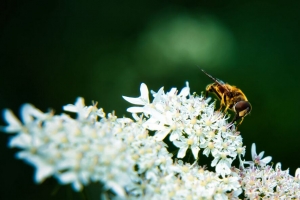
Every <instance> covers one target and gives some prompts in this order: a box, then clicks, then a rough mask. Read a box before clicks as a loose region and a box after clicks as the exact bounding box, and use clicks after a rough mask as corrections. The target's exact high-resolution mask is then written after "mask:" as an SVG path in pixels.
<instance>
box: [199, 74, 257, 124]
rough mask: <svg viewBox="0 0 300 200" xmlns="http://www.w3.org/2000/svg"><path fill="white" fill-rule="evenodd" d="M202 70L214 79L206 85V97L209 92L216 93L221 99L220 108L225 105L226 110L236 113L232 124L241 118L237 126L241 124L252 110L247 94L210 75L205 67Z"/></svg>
mask: <svg viewBox="0 0 300 200" xmlns="http://www.w3.org/2000/svg"><path fill="white" fill-rule="evenodd" d="M201 70H202V72H203V73H204V74H206V75H207V76H208V77H209V78H211V79H212V80H213V81H214V83H211V84H209V85H207V86H206V93H205V97H207V95H208V93H209V92H212V93H214V94H215V95H216V96H217V97H218V98H219V99H220V101H221V103H220V109H219V110H221V109H222V107H223V106H225V110H224V112H226V111H227V109H230V110H232V111H233V112H234V113H235V116H234V118H233V120H232V122H231V124H233V123H235V122H236V121H237V120H239V119H241V121H240V122H239V123H238V124H237V125H236V127H238V126H239V125H241V123H242V122H243V120H244V117H246V116H247V115H248V114H249V113H250V112H251V110H252V106H251V104H250V102H249V101H248V99H247V97H246V95H245V94H244V93H243V92H242V90H241V89H239V88H237V87H235V86H233V85H229V84H228V83H224V82H223V81H221V80H219V79H217V78H214V77H213V76H211V75H209V74H208V73H206V72H205V71H204V70H203V69H201Z"/></svg>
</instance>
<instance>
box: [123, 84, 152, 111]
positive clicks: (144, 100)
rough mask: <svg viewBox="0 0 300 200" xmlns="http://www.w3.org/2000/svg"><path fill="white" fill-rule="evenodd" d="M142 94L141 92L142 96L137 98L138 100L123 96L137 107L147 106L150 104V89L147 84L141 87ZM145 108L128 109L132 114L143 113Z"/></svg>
mask: <svg viewBox="0 0 300 200" xmlns="http://www.w3.org/2000/svg"><path fill="white" fill-rule="evenodd" d="M140 92H141V96H139V97H137V98H132V97H126V96H123V98H124V99H125V100H126V101H128V102H130V103H132V104H135V105H141V106H145V105H147V104H149V90H148V87H147V85H146V84H145V83H142V84H141V87H140ZM143 110H144V109H143V107H130V108H128V109H127V111H128V112H131V113H140V112H143Z"/></svg>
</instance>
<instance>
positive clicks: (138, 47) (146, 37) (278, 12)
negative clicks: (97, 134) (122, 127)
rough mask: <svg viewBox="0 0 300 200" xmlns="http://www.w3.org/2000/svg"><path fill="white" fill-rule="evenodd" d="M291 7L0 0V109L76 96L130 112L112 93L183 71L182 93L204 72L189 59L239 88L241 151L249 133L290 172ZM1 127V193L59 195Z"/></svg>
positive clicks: (239, 2)
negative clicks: (19, 155)
mask: <svg viewBox="0 0 300 200" xmlns="http://www.w3.org/2000/svg"><path fill="white" fill-rule="evenodd" d="M299 8H300V2H296V1H295V2H293V1H279V0H272V1H271V0H268V1H265V0H262V1H244V0H231V1H230V0H199V1H189V2H188V1H179V0H177V1H159V0H151V1H150V0H144V1H138V0H127V1H101V0H98V1H95V0H94V1H78V0H73V1H70V0H69V1H64V0H51V1H38V0H31V1H15V0H10V1H8V0H5V1H1V3H0V9H1V10H0V17H1V18H0V66H1V71H0V109H1V110H3V109H4V108H11V109H12V110H13V111H14V112H16V113H18V111H19V108H20V105H21V104H23V103H25V102H30V103H32V104H34V105H35V106H36V107H38V108H40V109H41V110H42V111H47V110H48V109H49V108H53V109H55V111H56V113H60V112H61V111H62V109H61V108H62V106H63V105H65V104H68V103H73V102H74V101H75V99H76V97H78V96H82V97H84V98H85V99H86V104H91V101H92V100H95V101H98V102H99V106H100V107H103V108H104V110H105V111H106V112H111V111H112V110H115V111H116V114H117V116H120V117H121V116H123V115H126V116H128V117H129V116H130V114H128V113H126V108H127V107H129V103H126V102H125V101H124V100H123V99H122V97H121V96H122V95H126V96H132V97H134V96H139V86H140V83H142V82H144V83H146V84H147V85H148V87H149V89H152V90H155V91H157V90H158V89H159V88H160V87H161V86H164V87H165V91H168V90H169V89H170V88H171V87H177V88H179V89H181V88H182V87H183V86H184V85H185V82H186V81H189V83H190V86H191V90H192V92H194V91H195V92H197V93H200V92H201V91H203V90H204V89H205V87H206V85H207V84H209V83H211V82H212V81H211V80H210V79H209V78H208V77H206V76H205V75H204V74H203V73H202V72H201V71H200V70H199V68H198V67H197V66H199V67H201V68H203V69H205V70H206V71H207V72H208V73H210V74H212V75H213V76H215V77H217V78H219V79H221V80H223V81H225V82H228V83H230V84H232V85H236V86H238V87H239V88H241V89H242V90H243V92H244V93H245V94H246V95H247V97H248V99H249V101H250V102H251V104H252V106H253V110H252V113H251V115H250V116H248V117H246V118H245V120H244V122H243V124H242V126H241V127H240V128H239V130H240V131H241V134H242V136H243V139H244V143H245V145H247V159H248V160H249V159H250V147H251V144H252V143H253V142H255V143H256V144H257V148H258V151H259V152H260V151H262V150H264V151H266V155H271V156H272V157H273V160H272V161H273V162H274V163H277V162H281V163H282V166H283V169H286V168H290V172H291V174H292V175H294V172H295V170H296V168H297V167H300V161H299V154H298V153H299V150H300V147H299V138H300V130H299V129H300V123H299V122H300V121H299V116H298V113H299V112H300V104H299V99H300V91H299V86H300V78H299V72H300V69H299V66H300V57H299V52H300V49H299V46H300V12H299ZM1 120H2V119H1ZM1 124H2V125H3V124H4V122H3V120H2V121H1ZM298 126H299V127H298ZM8 138H9V137H8V136H7V135H5V134H1V135H0V139H1V143H0V146H1V147H0V148H1V149H0V154H1V158H2V161H1V163H2V164H1V166H0V174H1V179H2V185H1V187H0V189H1V191H0V199H20V197H21V198H22V199H58V198H61V199H64V198H66V197H65V196H64V195H66V193H64V192H61V190H60V192H58V196H50V195H49V193H51V192H52V191H53V188H54V185H55V183H56V182H55V181H54V180H48V181H46V182H45V183H44V184H42V185H41V186H36V185H35V184H34V183H33V178H32V177H33V176H32V174H33V168H32V167H31V166H28V165H26V164H24V163H23V162H22V161H18V160H15V159H14V156H13V155H14V153H15V150H10V149H7V145H6V144H7V141H8ZM66 190H68V189H66ZM69 195H73V197H74V198H75V199H76V198H78V199H80V198H81V197H80V195H78V194H76V193H72V194H70V193H69Z"/></svg>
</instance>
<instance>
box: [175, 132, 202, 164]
mask: <svg viewBox="0 0 300 200" xmlns="http://www.w3.org/2000/svg"><path fill="white" fill-rule="evenodd" d="M174 145H175V146H177V147H178V148H179V151H178V154H177V158H183V157H184V156H185V153H186V150H187V149H188V148H190V149H191V150H192V153H193V155H194V158H195V159H197V158H198V152H199V150H200V148H199V142H198V140H197V138H196V137H193V136H190V137H189V138H185V137H180V138H179V140H175V141H174Z"/></svg>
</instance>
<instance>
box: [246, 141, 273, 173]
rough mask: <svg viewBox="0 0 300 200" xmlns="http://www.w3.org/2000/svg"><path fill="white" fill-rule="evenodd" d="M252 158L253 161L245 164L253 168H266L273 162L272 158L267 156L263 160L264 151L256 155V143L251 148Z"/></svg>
mask: <svg viewBox="0 0 300 200" xmlns="http://www.w3.org/2000/svg"><path fill="white" fill-rule="evenodd" d="M251 156H252V160H253V161H246V162H244V164H249V165H251V166H253V165H258V166H262V167H263V166H266V165H267V164H268V163H269V162H270V161H271V160H272V157H271V156H267V157H265V158H262V157H263V156H264V151H262V152H260V153H259V154H258V155H257V153H256V145H255V143H253V144H252V146H251Z"/></svg>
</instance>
